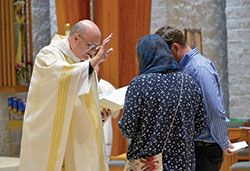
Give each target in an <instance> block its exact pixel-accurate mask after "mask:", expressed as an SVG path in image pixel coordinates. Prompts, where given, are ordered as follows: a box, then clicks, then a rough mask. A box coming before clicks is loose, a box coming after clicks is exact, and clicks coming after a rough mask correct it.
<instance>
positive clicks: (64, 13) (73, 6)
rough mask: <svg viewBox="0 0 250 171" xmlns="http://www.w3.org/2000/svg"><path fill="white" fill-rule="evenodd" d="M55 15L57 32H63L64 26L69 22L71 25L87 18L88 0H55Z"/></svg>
mask: <svg viewBox="0 0 250 171" xmlns="http://www.w3.org/2000/svg"><path fill="white" fill-rule="evenodd" d="M55 2H56V16H57V26H58V33H59V34H61V35H64V34H65V30H64V26H65V24H66V23H69V24H70V26H71V27H72V26H73V25H75V24H76V23H77V22H78V21H80V20H82V19H89V17H90V12H89V11H90V6H89V0H56V1H55Z"/></svg>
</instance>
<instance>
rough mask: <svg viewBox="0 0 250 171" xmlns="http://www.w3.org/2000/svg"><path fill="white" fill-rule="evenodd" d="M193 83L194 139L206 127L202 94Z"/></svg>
mask: <svg viewBox="0 0 250 171" xmlns="http://www.w3.org/2000/svg"><path fill="white" fill-rule="evenodd" d="M192 83H193V86H192V87H193V92H192V93H193V104H194V109H195V132H194V133H195V137H198V136H199V135H201V134H202V133H204V132H205V128H206V126H207V115H206V111H205V105H204V101H203V98H202V92H201V89H200V87H199V86H198V85H197V84H196V83H195V82H194V81H192Z"/></svg>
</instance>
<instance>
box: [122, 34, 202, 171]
mask: <svg viewBox="0 0 250 171" xmlns="http://www.w3.org/2000/svg"><path fill="white" fill-rule="evenodd" d="M157 39H158V37H157ZM137 48H138V47H137ZM138 56H139V55H138ZM144 56H145V54H144ZM139 59H140V57H139ZM143 61H144V62H145V60H143ZM139 62H140V60H139ZM150 63H152V62H150ZM142 68H143V67H142ZM140 71H142V70H140ZM181 83H182V73H181V72H179V71H177V70H173V69H169V70H167V71H164V72H162V71H160V72H157V71H154V72H141V74H140V75H139V76H137V77H135V78H134V79H133V80H132V81H131V83H130V84H129V86H128V90H127V92H126V97H125V104H124V110H123V115H122V118H121V119H120V120H119V127H120V130H121V132H122V135H123V136H124V137H126V138H131V140H132V141H131V144H130V146H129V149H128V153H127V158H128V160H132V159H138V158H141V157H147V156H152V155H156V154H159V153H161V152H163V164H164V170H166V171H168V170H169V171H179V170H184V171H189V170H192V171H193V170H195V153H194V141H193V140H194V137H196V136H198V135H200V134H201V133H202V132H203V131H204V129H205V125H206V122H205V120H206V117H205V111H204V105H203V100H202V96H201V90H200V88H199V87H198V85H197V84H196V83H195V81H194V80H193V79H192V78H191V77H190V76H188V75H183V91H182V98H181V100H180V105H179V108H178V111H177V114H176V118H175V122H174V124H173V127H172V129H171V132H170V135H169V137H168V140H167V142H166V148H165V150H164V151H163V149H164V148H163V146H164V143H165V141H166V137H167V134H168V132H169V131H170V125H171V122H172V119H173V117H174V113H175V109H176V107H177V103H178V99H179V96H180V89H181V88H180V87H181Z"/></svg>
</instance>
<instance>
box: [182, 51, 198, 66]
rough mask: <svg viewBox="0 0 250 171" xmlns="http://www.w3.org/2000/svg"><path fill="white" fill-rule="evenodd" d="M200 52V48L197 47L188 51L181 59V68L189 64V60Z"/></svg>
mask: <svg viewBox="0 0 250 171" xmlns="http://www.w3.org/2000/svg"><path fill="white" fill-rule="evenodd" d="M198 53H199V50H198V48H197V47H195V48H193V49H192V50H191V51H190V52H188V53H187V54H186V55H184V56H183V58H182V59H181V61H180V62H179V66H180V68H181V70H182V69H183V68H184V67H185V66H186V65H187V63H188V61H189V60H190V59H191V58H192V57H193V56H195V55H197V54H198Z"/></svg>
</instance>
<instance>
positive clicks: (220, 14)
mask: <svg viewBox="0 0 250 171" xmlns="http://www.w3.org/2000/svg"><path fill="white" fill-rule="evenodd" d="M164 5H165V7H166V8H164V7H163V6H164ZM166 24H167V25H171V26H176V27H177V28H179V29H180V30H182V31H183V32H184V29H200V30H201V32H202V51H203V55H204V56H206V57H207V58H209V59H210V60H211V61H212V62H213V63H214V64H215V66H216V68H217V71H218V73H219V75H220V79H221V80H220V82H221V86H222V90H223V94H224V106H225V109H226V111H227V115H229V101H228V98H229V95H228V72H227V37H226V22H225V0H220V1H219V0H179V1H173V0H159V1H158V0H157V2H156V1H154V0H153V1H152V18H151V33H154V32H155V30H157V29H158V28H160V27H161V26H163V25H166ZM156 26H157V27H158V28H155V27H156Z"/></svg>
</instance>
